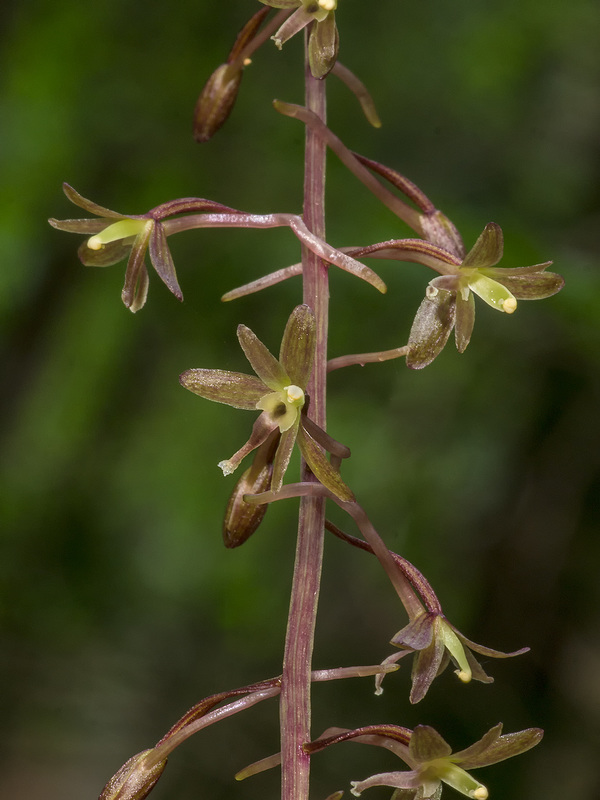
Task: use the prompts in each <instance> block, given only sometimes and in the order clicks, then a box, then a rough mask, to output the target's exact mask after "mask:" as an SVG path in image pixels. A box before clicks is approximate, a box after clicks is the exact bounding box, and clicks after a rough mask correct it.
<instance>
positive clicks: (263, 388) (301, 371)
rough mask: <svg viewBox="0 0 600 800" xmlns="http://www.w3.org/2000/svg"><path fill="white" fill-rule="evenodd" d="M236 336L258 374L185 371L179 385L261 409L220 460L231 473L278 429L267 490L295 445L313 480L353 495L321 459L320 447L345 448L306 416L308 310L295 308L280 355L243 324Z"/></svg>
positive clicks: (310, 345) (311, 343)
mask: <svg viewBox="0 0 600 800" xmlns="http://www.w3.org/2000/svg"><path fill="white" fill-rule="evenodd" d="M237 333H238V339H239V342H240V345H241V347H242V350H243V351H244V353H245V355H246V358H247V359H248V361H249V362H250V364H251V366H252V368H253V369H254V371H255V373H256V376H257V377H255V376H253V375H244V374H242V373H239V372H228V371H224V370H216V369H189V370H187V371H186V372H184V373H183V374H182V375H181V376H180V382H181V384H182V386H184V387H185V388H186V389H189V390H190V391H192V392H194V394H197V395H199V396H200V397H204V398H205V399H207V400H213V401H215V402H217V403H225V404H226V405H230V406H233V407H234V408H241V409H245V410H247V411H260V412H261V413H260V415H259V417H258V419H257V420H256V422H255V423H254V426H253V429H252V433H251V435H250V438H249V439H248V441H247V442H246V444H244V445H243V447H241V448H240V449H239V450H238V451H237V453H234V455H233V456H231V458H227V459H225V460H224V461H221V462H219V466H220V467H221V469H222V470H223V474H224V475H230V474H231V473H232V472H233V471H234V470H235V469H237V467H238V466H239V464H240V463H241V461H242V460H243V459H244V457H245V456H246V455H248V453H250V452H252V451H253V450H255V449H256V448H257V447H259V446H260V445H262V444H263V442H266V441H267V439H268V438H269V436H271V434H272V433H273V432H274V431H278V432H279V433H280V438H279V442H278V444H277V450H276V452H275V457H274V459H273V472H272V476H271V482H270V487H269V488H270V489H271V490H272V491H278V490H279V489H280V488H281V486H282V482H283V476H284V475H285V472H286V470H287V468H288V465H289V462H290V458H291V455H292V450H293V447H294V444H295V443H296V442H298V446H299V447H300V450H301V452H302V455H303V456H304V459H305V461H306V463H307V464H308V466H309V467H310V469H311V470H312V472H313V474H314V475H315V476H316V478H317V479H318V480H319V481H320V482H321V483H322V484H323V485H324V486H325V487H326V488H327V489H329V490H330V491H331V492H333V493H334V494H335V495H336V496H337V497H339V498H340V499H342V500H344V501H350V500H353V499H354V496H353V494H352V492H351V491H350V489H349V488H348V487H347V486H346V484H345V483H344V482H343V480H342V478H341V477H340V474H339V472H338V470H336V469H334V468H333V467H332V465H331V464H330V463H329V461H328V460H327V459H326V458H325V456H324V454H323V451H322V449H321V448H324V449H326V450H329V451H330V452H332V451H333V450H336V451H338V452H339V451H340V450H342V451H345V452H344V455H345V456H347V455H349V451H347V448H344V447H343V446H342V445H339V444H338V443H336V442H334V440H332V439H331V437H329V436H328V435H327V434H326V433H325V432H324V431H322V430H321V429H320V428H319V427H318V426H317V425H315V423H314V422H312V421H311V420H310V419H309V418H308V417H307V415H306V413H305V411H306V409H305V405H306V402H307V397H306V387H307V384H308V380H309V378H310V374H311V371H312V365H313V360H314V353H315V335H316V334H315V319H314V314H313V312H312V310H311V309H310V308H309V307H308V306H306V305H301V306H297V307H296V308H295V309H294V311H293V312H292V314H291V316H290V318H289V320H288V323H287V325H286V328H285V332H284V334H283V340H282V342H281V349H280V354H279V359H276V358H275V357H274V356H273V355H271V353H270V352H269V350H268V349H267V348H266V347H265V345H264V344H263V343H262V342H261V341H260V339H259V338H258V337H257V336H256V335H255V334H254V333H253V332H252V331H251V330H250V328H247V327H246V326H245V325H240V326H239V327H238V332H237Z"/></svg>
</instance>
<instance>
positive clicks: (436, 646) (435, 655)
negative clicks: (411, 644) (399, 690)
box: [409, 636, 444, 704]
mask: <svg viewBox="0 0 600 800" xmlns="http://www.w3.org/2000/svg"><path fill="white" fill-rule="evenodd" d="M443 655H444V643H443V641H442V640H441V639H440V638H439V637H437V636H436V637H434V639H433V641H432V642H431V644H430V645H429V647H426V648H425V649H424V650H419V652H418V653H417V655H416V657H415V660H414V661H413V668H412V687H411V690H410V698H409V699H410V702H411V703H413V704H414V703H419V702H420V701H421V700H422V699H423V698H424V697H425V695H426V694H427V692H428V691H429V687H430V686H431V684H432V683H433V681H434V678H435V677H436V676H437V675H438V670H439V667H440V664H441V663H442V658H443Z"/></svg>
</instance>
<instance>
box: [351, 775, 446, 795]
mask: <svg viewBox="0 0 600 800" xmlns="http://www.w3.org/2000/svg"><path fill="white" fill-rule="evenodd" d="M350 783H351V785H352V789H351V790H350V791H351V792H352V794H353V795H354V796H355V797H359V796H360V795H361V794H362V792H364V790H365V789H371V788H372V787H373V786H393V787H395V788H397V789H418V788H419V786H420V785H421V783H422V781H421V778H420V777H419V773H418V772H417V771H416V770H413V771H411V772H380V773H379V775H371V777H370V778H367V779H366V780H364V781H350ZM436 783H439V781H436ZM428 796H429V795H428Z"/></svg>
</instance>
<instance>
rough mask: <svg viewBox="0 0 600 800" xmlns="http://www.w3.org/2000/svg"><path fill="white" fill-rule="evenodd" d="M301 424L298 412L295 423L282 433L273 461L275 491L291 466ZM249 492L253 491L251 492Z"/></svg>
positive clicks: (272, 484)
mask: <svg viewBox="0 0 600 800" xmlns="http://www.w3.org/2000/svg"><path fill="white" fill-rule="evenodd" d="M299 425H300V414H298V417H297V419H296V421H295V423H294V424H293V425H292V426H291V427H290V428H288V429H287V431H285V433H282V434H281V439H280V440H279V446H278V447H277V452H276V454H275V460H274V462H273V479H272V481H271V489H272V490H273V491H274V492H278V491H279V490H280V489H281V485H282V483H283V478H284V476H285V473H286V470H287V468H288V466H289V463H290V458H291V457H292V450H293V449H294V443H295V441H296V436H297V435H298V426H299ZM249 494H251V493H250V492H249ZM265 508H266V506H265Z"/></svg>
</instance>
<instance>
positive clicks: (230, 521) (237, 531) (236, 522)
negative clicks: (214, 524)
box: [223, 463, 273, 549]
mask: <svg viewBox="0 0 600 800" xmlns="http://www.w3.org/2000/svg"><path fill="white" fill-rule="evenodd" d="M252 472H256V470H254V468H253V467H250V469H247V470H246V471H245V472H244V474H243V475H242V477H241V478H240V479H239V481H238V482H237V483H236V485H235V489H234V490H233V493H232V495H231V497H230V498H229V502H228V503H227V510H226V511H225V520H224V522H223V541H224V542H225V547H228V548H230V549H231V548H233V547H239V546H240V545H241V544H244V542H245V541H246V539H249V538H250V536H252V534H253V533H254V531H255V530H256V529H257V528H258V526H259V525H260V523H261V522H262V521H263V518H264V516H265V514H266V513H267V507H268V504H267V503H264V504H262V505H257V504H250V503H246V502H245V501H244V495H245V494H258V493H259V492H265V491H267V489H268V488H269V486H270V485H271V477H272V475H273V464H272V463H268V464H265V465H264V466H263V467H262V469H261V470H260V471H259V472H258V474H257V475H256V477H255V478H254V479H252V475H251V473H252Z"/></svg>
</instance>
